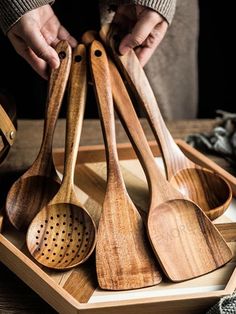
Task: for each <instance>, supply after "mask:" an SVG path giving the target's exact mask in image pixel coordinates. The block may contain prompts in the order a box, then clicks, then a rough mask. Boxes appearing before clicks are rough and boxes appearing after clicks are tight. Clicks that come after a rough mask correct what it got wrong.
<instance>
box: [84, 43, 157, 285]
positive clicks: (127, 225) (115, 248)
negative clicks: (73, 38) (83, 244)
mask: <svg viewBox="0 0 236 314" xmlns="http://www.w3.org/2000/svg"><path fill="white" fill-rule="evenodd" d="M90 61H91V72H92V73H91V74H92V78H93V82H94V90H95V94H96V98H97V102H98V104H99V109H100V117H101V122H102V129H103V135H104V141H105V147H106V159H107V187H106V194H105V199H104V202H103V210H102V215H101V218H100V221H99V227H98V236H97V246H96V270H97V276H98V283H99V285H100V287H101V288H103V289H110V290H124V289H134V288H141V287H146V286H151V285H155V284H158V283H159V282H160V281H161V274H160V273H159V270H158V267H157V263H156V261H155V258H154V255H153V253H152V251H151V249H150V247H149V243H148V242H147V239H146V235H145V228H144V225H143V222H142V219H141V216H140V214H139V213H138V211H137V208H135V206H134V204H133V203H132V201H131V199H130V197H129V195H128V193H127V190H126V188H125V184H124V180H123V177H122V173H121V170H120V166H119V160H118V154H117V147H116V137H115V123H114V111H113V101H112V92H111V85H110V75H109V67H108V61H107V58H106V54H105V50H104V48H103V46H102V45H101V43H99V42H98V41H93V43H92V45H91V48H90Z"/></svg>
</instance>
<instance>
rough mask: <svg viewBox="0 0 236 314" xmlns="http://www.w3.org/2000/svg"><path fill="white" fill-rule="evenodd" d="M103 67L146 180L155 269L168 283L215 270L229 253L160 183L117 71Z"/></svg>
mask: <svg viewBox="0 0 236 314" xmlns="http://www.w3.org/2000/svg"><path fill="white" fill-rule="evenodd" d="M109 66H110V73H111V82H112V92H113V97H114V101H115V104H116V108H117V110H118V112H119V115H120V117H121V119H122V122H123V124H124V126H125V129H126V132H127V134H128V135H129V137H130V140H131V142H132V143H133V145H134V147H135V149H136V153H137V156H138V157H139V159H140V161H141V163H142V165H143V167H144V169H145V173H146V176H147V179H148V183H149V189H150V194H151V195H150V198H151V200H150V207H149V210H148V217H147V230H148V235H149V239H150V242H151V244H152V247H153V250H154V252H155V254H156V257H157V259H158V261H159V263H160V265H161V267H162V268H163V270H164V272H165V273H166V275H167V276H168V277H169V278H170V279H171V280H173V281H182V280H187V279H190V278H194V277H197V276H200V275H203V274H206V273H208V272H210V271H212V270H215V269H217V268H218V267H220V266H222V265H224V264H225V263H227V262H228V261H229V260H230V259H231V258H232V252H231V251H230V249H229V247H228V246H227V244H226V242H225V241H224V239H223V237H222V236H221V234H220V233H219V231H218V230H217V229H216V228H215V226H214V225H213V223H212V222H211V221H210V219H209V218H208V217H207V216H206V215H205V214H204V212H203V211H202V210H201V209H200V208H199V207H198V206H197V205H196V204H195V203H193V202H192V201H190V200H187V199H184V196H183V195H182V194H181V193H180V192H179V191H177V190H176V189H175V188H174V187H173V186H172V185H171V184H170V183H169V182H168V181H166V180H165V179H164V177H163V175H162V173H161V171H160V170H159V169H158V166H157V164H156V161H155V159H154V157H153V154H152V152H151V149H150V147H149V145H148V143H147V140H146V137H145V135H144V132H143V130H142V127H141V124H140V122H139V120H138V117H137V115H136V113H135V110H134V108H133V106H132V103H131V100H130V98H129V95H128V93H127V90H126V88H125V85H124V83H123V81H122V79H121V77H120V75H119V72H118V71H117V69H116V67H115V66H114V64H113V63H112V62H111V61H110V62H109Z"/></svg>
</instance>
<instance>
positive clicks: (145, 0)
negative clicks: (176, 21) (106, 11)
mask: <svg viewBox="0 0 236 314" xmlns="http://www.w3.org/2000/svg"><path fill="white" fill-rule="evenodd" d="M106 2H107V4H109V5H110V6H111V5H121V4H139V5H142V6H145V7H148V8H150V9H153V10H155V11H157V12H158V13H159V14H161V15H162V16H163V17H164V18H165V19H166V20H167V22H168V23H169V24H170V23H171V22H172V19H173V17H174V13H175V6H176V0H112V1H106Z"/></svg>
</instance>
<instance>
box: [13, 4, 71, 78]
mask: <svg viewBox="0 0 236 314" xmlns="http://www.w3.org/2000/svg"><path fill="white" fill-rule="evenodd" d="M7 36H8V38H9V40H10V41H11V43H12V45H13V47H14V48H15V50H16V51H17V52H18V54H19V55H20V56H22V57H23V58H24V59H25V60H26V61H27V62H28V63H29V64H30V65H31V66H32V68H33V69H34V70H35V71H36V72H37V73H38V74H39V75H41V76H42V77H43V78H45V79H47V78H48V71H47V66H48V65H49V66H50V67H51V68H52V69H55V68H57V67H58V66H59V64H60V60H59V57H58V55H57V53H56V51H55V49H54V48H53V47H55V46H56V44H57V43H58V42H59V41H60V40H67V41H68V42H69V44H70V45H71V46H72V47H75V46H76V44H77V41H76V40H75V38H73V37H72V36H71V35H70V34H69V32H68V31H67V30H66V29H65V28H64V27H63V26H62V25H61V24H60V22H59V20H58V18H57V17H56V15H55V14H54V12H53V10H52V8H51V6H50V5H48V4H47V5H44V6H42V7H39V8H37V9H34V10H32V11H29V12H27V13H26V14H24V15H23V16H22V17H21V18H20V20H19V21H18V22H17V23H16V24H15V25H13V27H12V28H11V29H10V30H9V31H8V33H7Z"/></svg>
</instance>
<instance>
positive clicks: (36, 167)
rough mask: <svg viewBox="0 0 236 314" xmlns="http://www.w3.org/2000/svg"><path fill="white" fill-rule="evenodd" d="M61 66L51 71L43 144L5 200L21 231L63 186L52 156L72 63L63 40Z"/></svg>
mask: <svg viewBox="0 0 236 314" xmlns="http://www.w3.org/2000/svg"><path fill="white" fill-rule="evenodd" d="M56 51H57V52H58V55H59V57H60V60H61V62H60V66H59V68H57V69H54V70H52V72H51V75H50V79H49V82H48V95H47V104H46V108H47V109H46V115H45V120H44V131H43V139H42V143H41V147H40V150H39V153H38V156H37V158H36V159H35V161H34V162H33V164H32V165H31V167H30V168H29V169H28V170H27V171H26V172H25V173H24V174H23V175H22V176H21V177H20V178H19V179H18V180H17V181H16V182H15V183H14V184H13V185H12V187H11V189H10V190H9V192H8V195H7V199H6V206H5V207H6V213H7V216H8V218H9V221H10V222H11V223H12V225H13V226H14V227H15V228H16V229H18V230H26V228H27V227H28V226H29V224H30V222H31V221H32V219H33V218H34V217H35V215H36V214H37V213H38V212H39V210H40V209H41V208H42V207H43V206H45V205H46V204H48V203H49V201H50V200H51V199H52V197H53V196H54V195H55V194H56V192H57V191H58V189H59V187H60V181H61V180H60V178H59V176H58V174H57V172H56V170H55V165H54V163H53V157H52V143H53V135H54V130H55V127H56V122H57V117H58V115H59V111H60V107H61V103H62V99H63V95H64V91H65V88H66V83H67V79H68V77H69V72H70V65H71V47H70V46H69V44H68V43H67V42H66V41H61V42H59V43H58V45H57V47H56Z"/></svg>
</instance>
